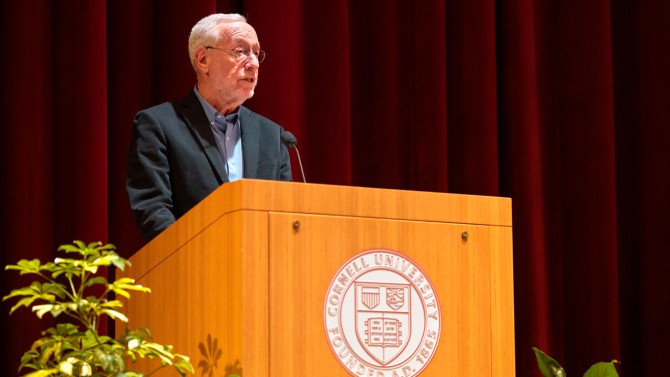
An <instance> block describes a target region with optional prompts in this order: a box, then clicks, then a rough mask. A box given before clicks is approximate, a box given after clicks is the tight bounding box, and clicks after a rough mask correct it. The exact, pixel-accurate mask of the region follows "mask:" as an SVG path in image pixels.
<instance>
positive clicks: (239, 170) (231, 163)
mask: <svg viewBox="0 0 670 377" xmlns="http://www.w3.org/2000/svg"><path fill="white" fill-rule="evenodd" d="M194 91H195V95H196V96H197V97H198V100H199V101H200V104H201V105H202V108H203V109H204V110H205V115H206V116H207V120H208V121H209V126H210V127H211V128H212V132H214V138H215V139H216V146H217V147H218V148H219V153H221V158H222V159H223V162H225V163H226V165H227V169H226V171H227V172H228V180H229V181H230V182H232V181H237V180H238V179H241V178H242V177H243V175H244V161H243V159H242V133H241V132H240V117H239V116H238V117H237V121H236V122H235V123H234V124H233V123H230V122H228V121H226V123H227V124H228V128H227V129H226V133H225V134H224V133H223V132H222V131H221V130H219V128H218V127H217V126H216V124H215V120H221V118H224V116H223V115H222V114H221V113H220V112H219V111H218V110H216V109H215V108H214V106H212V105H210V104H209V102H207V101H205V99H204V98H202V96H201V95H200V92H198V88H197V87H196V88H195V90H194ZM239 111H240V109H239V108H238V109H237V112H238V113H239Z"/></svg>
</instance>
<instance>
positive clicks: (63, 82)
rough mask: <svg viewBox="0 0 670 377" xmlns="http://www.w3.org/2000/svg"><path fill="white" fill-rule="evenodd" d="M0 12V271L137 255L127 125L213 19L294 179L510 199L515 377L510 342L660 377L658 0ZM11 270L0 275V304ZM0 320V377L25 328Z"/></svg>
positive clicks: (666, 138) (170, 90)
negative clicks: (235, 36) (238, 38)
mask: <svg viewBox="0 0 670 377" xmlns="http://www.w3.org/2000/svg"><path fill="white" fill-rule="evenodd" d="M0 7H1V8H0V43H1V44H0V51H1V53H2V59H0V75H1V76H0V79H1V81H0V83H1V84H0V91H1V96H2V97H1V101H0V106H1V108H0V132H1V134H0V151H1V153H2V155H1V157H2V160H1V162H0V169H2V170H1V171H0V173H1V177H2V185H1V187H2V192H1V196H2V198H3V203H4V205H3V206H2V210H1V211H0V212H1V216H2V224H1V225H2V228H1V231H0V237H1V238H0V241H1V249H0V255H1V256H0V264H2V265H6V264H8V263H15V262H16V261H18V260H19V259H20V258H34V257H38V258H41V259H43V260H46V259H51V258H52V257H53V256H54V254H55V253H54V251H55V249H56V247H57V246H58V245H59V244H62V243H69V242H71V241H72V240H73V239H82V240H85V241H95V240H101V241H103V242H112V243H114V244H116V245H117V246H118V248H119V249H120V251H121V252H122V253H123V254H124V255H126V256H129V255H130V254H132V253H133V252H134V251H135V250H136V249H138V248H139V247H140V246H141V241H140V238H139V236H138V234H137V231H136V230H135V226H134V221H133V219H132V217H131V214H130V212H129V210H128V203H127V198H126V194H125V189H124V176H125V174H124V165H125V155H126V150H127V147H128V142H129V137H130V129H131V122H132V119H133V117H134V115H135V113H136V112H137V111H138V110H140V109H142V108H146V107H148V106H151V105H154V104H158V103H160V102H162V101H166V100H170V99H176V98H179V97H181V96H183V95H184V94H186V93H187V91H189V90H190V89H191V88H192V87H193V85H194V74H193V72H192V68H191V67H190V64H189V59H188V56H187V55H188V54H187V48H186V44H187V37H188V33H189V31H190V28H191V26H192V25H193V24H194V23H195V22H196V21H197V20H198V19H200V18H201V17H203V16H205V15H207V14H209V13H213V12H216V11H219V12H233V11H234V12H239V13H242V14H244V15H246V16H247V17H248V19H249V21H250V23H251V24H252V25H254V26H255V27H256V29H257V31H258V34H259V36H260V40H261V44H262V47H263V49H264V50H266V51H267V54H268V57H267V59H266V61H265V62H264V63H263V64H262V69H261V76H260V84H259V87H258V88H257V94H256V97H255V98H253V99H252V100H250V101H249V102H248V103H247V104H248V106H249V107H251V108H252V109H253V110H255V111H257V112H259V113H261V114H263V115H265V116H268V117H270V118H271V119H273V120H275V121H277V122H279V123H280V124H282V125H284V126H285V127H286V128H287V129H288V130H290V131H291V132H293V133H294V134H295V135H296V136H297V138H298V140H299V147H300V151H301V153H302V158H303V161H304V164H305V170H306V176H307V179H308V181H310V182H313V183H328V184H339V185H355V186H369V187H385V188H394V189H411V190H427V191H438V192H451V193H464V194H478V195H497V196H498V195H499V196H507V197H511V198H512V199H513V215H514V260H515V265H514V276H515V304H516V305H515V309H516V310H515V315H516V361H517V375H518V376H539V372H537V371H536V367H535V361H534V358H533V354H532V351H531V346H538V347H540V348H542V349H544V350H545V351H547V352H548V353H549V354H551V355H553V356H555V357H556V358H557V359H558V360H559V361H561V362H562V363H563V364H564V366H566V368H567V371H568V373H569V374H570V375H579V374H581V373H583V372H584V371H585V370H586V368H587V367H588V366H589V365H590V364H591V363H595V362H596V361H602V360H611V359H617V360H621V361H622V364H621V367H622V371H623V375H624V376H661V375H666V374H667V355H668V351H669V347H668V339H669V338H670V331H669V329H668V327H669V326H668V321H667V315H668V313H669V312H670V304H669V302H670V300H669V298H670V287H669V285H668V278H667V275H668V268H669V267H670V260H669V258H668V252H669V247H668V243H667V241H668V235H669V234H670V153H669V151H668V150H669V149H670V105H668V104H669V103H670V89H669V86H670V75H669V74H668V69H669V68H670V48H669V45H668V41H670V2H668V1H666V0H640V1H635V2H633V1H626V0H588V1H584V0H562V1H543V0H540V1H533V0H505V1H494V0H446V1H444V0H443V1H437V0H420V1H398V0H379V1H367V0H364V1H361V0H357V1H353V0H350V1H317V0H237V1H233V0H228V1H214V0H191V1H187V2H186V1H181V0H170V1H167V0H163V1H148V0H147V1H136V0H113V1H112V0H110V1H102V0H91V1H75V0H59V1H47V0H44V1H39V0H3V1H2V5H1V6H0ZM294 160H295V158H294ZM294 163H295V161H294ZM294 177H295V178H296V179H299V178H300V176H299V175H298V170H297V166H295V165H294ZM15 275H16V274H15V273H2V274H0V276H1V281H2V286H1V288H2V294H3V295H4V294H6V293H8V292H9V290H10V289H11V288H15V287H17V286H18V284H19V280H18V278H17V276H15ZM9 307H10V306H9V305H8V304H7V303H4V304H3V306H2V313H1V322H0V330H1V332H0V337H1V339H2V342H3V345H4V347H3V348H4V349H7V348H9V351H6V352H2V353H1V354H0V357H1V360H0V361H1V362H0V369H1V371H0V375H3V376H12V375H17V372H16V368H17V365H18V361H19V358H20V355H21V354H22V353H23V352H24V351H25V350H26V349H28V348H29V346H30V340H31V339H34V338H35V337H36V335H37V334H38V332H39V327H38V326H37V322H36V321H35V320H33V319H32V314H30V313H28V312H27V311H23V312H21V313H17V314H16V315H12V316H11V317H9V316H8V315H7V312H8V310H9Z"/></svg>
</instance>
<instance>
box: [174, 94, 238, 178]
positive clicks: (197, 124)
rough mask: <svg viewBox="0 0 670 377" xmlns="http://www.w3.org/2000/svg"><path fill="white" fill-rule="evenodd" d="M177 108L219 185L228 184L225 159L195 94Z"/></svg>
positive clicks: (179, 103) (182, 101)
mask: <svg viewBox="0 0 670 377" xmlns="http://www.w3.org/2000/svg"><path fill="white" fill-rule="evenodd" d="M175 108H176V109H177V110H178V111H179V113H180V114H181V116H182V117H183V119H184V122H185V123H186V124H187V125H188V127H189V130H190V131H191V134H192V135H193V137H194V138H195V140H196V141H197V142H198V143H199V144H200V146H201V148H202V150H203V152H204V153H205V156H207V160H209V163H210V165H211V166H212V168H213V170H214V172H215V173H216V175H217V179H218V181H219V183H225V182H228V174H227V173H226V168H225V165H224V162H223V159H222V158H221V154H220V153H219V149H218V147H217V146H216V140H215V139H214V133H213V132H212V129H211V127H210V125H209V121H208V120H207V116H206V115H205V110H204V109H203V108H202V105H201V104H200V101H198V97H197V96H196V95H195V92H194V91H190V92H189V93H188V94H187V95H186V97H184V98H182V99H181V100H179V101H177V104H176V106H175ZM242 146H243V148H244V143H242ZM245 165H246V160H245ZM245 170H246V169H245Z"/></svg>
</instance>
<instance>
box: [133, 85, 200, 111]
mask: <svg viewBox="0 0 670 377" xmlns="http://www.w3.org/2000/svg"><path fill="white" fill-rule="evenodd" d="M197 102H198V101H197V97H196V96H195V94H194V93H193V91H191V92H189V93H188V94H187V95H186V96H184V97H182V98H180V99H178V100H174V101H167V102H163V103H160V104H158V105H154V106H151V107H148V108H146V109H143V110H140V111H139V112H138V114H140V113H145V114H150V115H152V116H157V117H161V116H175V115H177V114H179V113H181V112H183V111H184V109H188V108H189V107H191V106H192V105H193V104H197Z"/></svg>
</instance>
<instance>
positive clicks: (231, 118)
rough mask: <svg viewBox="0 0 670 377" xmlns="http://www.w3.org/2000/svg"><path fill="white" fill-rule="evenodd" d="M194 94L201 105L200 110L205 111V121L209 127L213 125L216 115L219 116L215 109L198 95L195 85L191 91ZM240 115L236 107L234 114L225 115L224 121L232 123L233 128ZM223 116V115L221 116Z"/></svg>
mask: <svg viewBox="0 0 670 377" xmlns="http://www.w3.org/2000/svg"><path fill="white" fill-rule="evenodd" d="M193 91H194V92H195V96H196V97H198V101H200V104H201V105H202V108H203V109H204V110H205V115H206V116H207V120H208V121H209V124H210V125H213V124H214V119H215V117H216V115H217V114H220V113H219V111H218V110H217V109H215V108H214V106H212V105H211V104H210V103H209V102H207V101H206V100H205V99H204V98H203V97H202V95H200V92H199V91H198V86H197V85H196V86H195V88H194V89H193ZM239 114H240V108H239V107H238V108H237V110H235V112H232V113H230V114H228V115H226V116H225V117H226V121H228V123H232V125H233V126H235V124H236V123H237V119H238V117H239ZM221 115H223V114H221Z"/></svg>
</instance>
